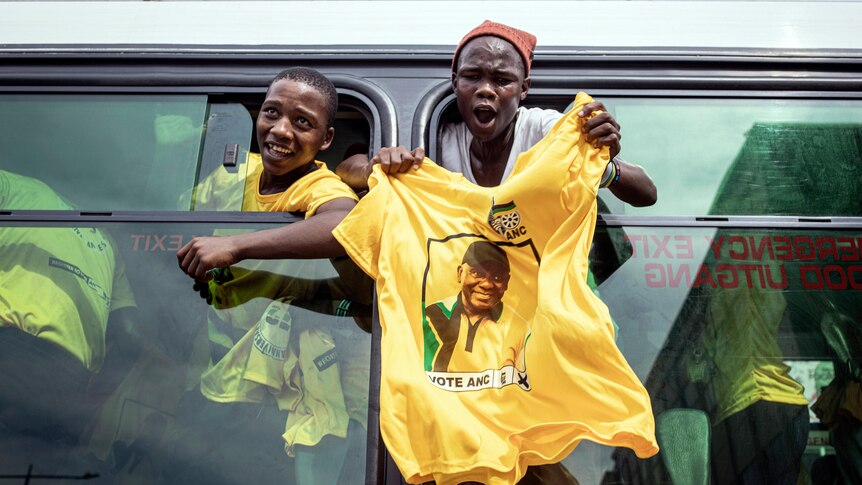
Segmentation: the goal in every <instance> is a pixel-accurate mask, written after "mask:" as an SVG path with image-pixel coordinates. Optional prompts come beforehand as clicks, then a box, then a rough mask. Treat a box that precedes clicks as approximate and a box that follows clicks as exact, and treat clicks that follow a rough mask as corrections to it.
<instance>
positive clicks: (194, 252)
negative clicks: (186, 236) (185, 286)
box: [177, 238, 210, 281]
mask: <svg viewBox="0 0 862 485" xmlns="http://www.w3.org/2000/svg"><path fill="white" fill-rule="evenodd" d="M201 241H202V239H201V238H194V239H192V240H191V241H189V243H188V244H186V245H185V246H183V247H182V248H181V249H180V250H179V251H177V261H178V262H179V265H180V268H181V269H182V270H183V272H184V273H185V274H187V275H189V276H191V277H192V278H194V279H196V280H199V281H206V280H207V279H208V278H207V276H208V275H207V274H206V271H207V270H208V269H210V267H208V265H207V264H205V263H204V261H203V260H202V259H201V255H200V247H199V245H200V244H201Z"/></svg>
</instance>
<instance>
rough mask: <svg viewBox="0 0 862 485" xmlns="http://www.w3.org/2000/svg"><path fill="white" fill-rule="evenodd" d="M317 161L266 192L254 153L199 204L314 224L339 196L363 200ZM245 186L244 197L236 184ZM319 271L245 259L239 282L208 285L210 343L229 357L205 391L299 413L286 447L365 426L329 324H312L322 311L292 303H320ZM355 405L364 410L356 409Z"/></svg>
mask: <svg viewBox="0 0 862 485" xmlns="http://www.w3.org/2000/svg"><path fill="white" fill-rule="evenodd" d="M316 163H317V166H318V169H317V170H315V171H313V172H311V173H309V174H307V175H305V176H303V177H301V178H300V179H298V180H297V181H296V182H294V183H293V184H292V185H291V186H290V187H289V188H288V189H287V190H285V191H284V192H280V193H277V194H269V195H264V194H261V193H260V191H259V187H260V177H261V175H262V173H263V165H262V163H261V160H260V155H259V154H256V153H252V154H249V157H248V169H247V170H248V173H247V175H246V176H245V177H242V176H241V175H237V174H229V173H227V172H216V174H217V175H214V176H213V177H211V178H209V179H208V180H207V181H206V182H205V183H204V184H202V185H201V186H200V187H199V188H198V189H197V190H196V192H195V208H196V209H202V208H206V209H215V208H216V207H233V208H236V207H240V206H241V208H242V210H243V211H245V212H296V213H300V214H302V215H303V216H304V217H305V218H306V219H308V218H309V217H312V216H313V215H314V214H315V213H316V212H317V209H318V208H319V207H320V206H321V205H323V204H325V203H327V202H330V201H332V200H334V199H338V198H349V199H352V200H357V199H356V195H355V194H354V193H353V191H352V190H351V189H350V188H349V187H347V186H346V185H345V184H344V183H343V182H342V181H341V179H339V178H338V176H337V175H335V174H334V173H333V172H332V171H330V170H329V169H328V168H326V166H325V165H324V164H323V163H322V162H316ZM238 181H242V183H243V184H244V188H243V190H242V192H240V191H238V190H236V187H235V186H234V185H235V184H236V183H238ZM232 184H234V185H232ZM240 193H242V200H241V201H240V200H238V198H239V197H238V195H239V194H240ZM321 266H323V265H322V264H321V263H320V262H315V261H283V262H276V261H268V262H266V264H261V263H259V262H246V263H243V264H242V265H238V266H233V267H232V268H231V273H232V274H233V279H232V280H231V281H228V282H225V283H223V284H217V283H215V282H214V281H211V282H210V292H211V294H212V296H213V309H214V310H213V311H212V314H211V315H210V317H209V337H210V341H211V342H210V343H211V346H212V347H213V348H221V349H223V352H224V355H223V356H221V357H220V358H219V359H218V360H217V361H216V362H213V365H212V366H211V367H210V368H209V369H208V370H207V371H206V372H205V373H204V374H203V375H202V376H201V392H202V393H203V394H204V396H206V397H207V398H208V399H210V400H212V401H217V402H255V403H256V402H262V401H263V400H264V399H265V398H266V395H267V394H271V395H273V396H274V397H275V399H276V401H277V403H278V406H279V408H281V409H283V410H290V411H292V412H291V414H290V416H289V418H288V421H287V423H286V426H285V435H284V438H285V441H286V445H287V448H288V451H290V450H291V449H292V446H293V445H295V444H301V445H308V446H311V445H314V444H316V443H317V442H318V441H319V440H320V439H321V438H322V437H323V436H325V435H326V434H334V435H337V436H342V437H343V436H345V435H346V432H347V424H348V420H349V418H354V419H357V420H358V421H359V422H361V423H363V424H364V423H365V417H366V413H365V406H355V405H351V404H353V401H356V400H363V401H364V400H365V397H364V396H359V397H357V396H345V393H344V392H343V391H342V386H341V379H342V378H343V376H341V370H340V366H339V365H338V363H337V359H336V358H335V356H336V349H335V345H334V343H333V339H332V337H331V336H330V335H329V333H328V332H327V331H326V329H325V328H309V327H313V325H310V324H309V321H310V320H318V319H319V318H318V317H317V316H316V314H315V313H314V312H311V311H307V310H304V309H301V308H297V307H295V306H293V305H292V304H291V303H292V301H294V300H308V299H312V298H313V297H314V295H313V293H314V292H315V291H316V287H315V286H314V284H315V283H316V279H315V278H316V277H317V276H318V275H316V273H318V272H319V270H320V267H321ZM327 266H328V265H327ZM286 274H302V275H303V278H288V277H284V275H286ZM300 314H301V315H302V316H301V317H300V316H299V315H300ZM296 323H304V325H301V326H299V327H298V328H297V325H296ZM290 342H296V344H295V345H294V346H291V345H289V343H290ZM323 361H325V363H324V364H321V365H318V364H319V363H320V362H323ZM345 401H350V402H349V403H346V402H345ZM355 408H357V409H358V408H362V412H353V413H351V411H353V410H354V409H355ZM354 415H355V416H354Z"/></svg>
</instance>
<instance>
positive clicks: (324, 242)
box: [177, 68, 357, 281]
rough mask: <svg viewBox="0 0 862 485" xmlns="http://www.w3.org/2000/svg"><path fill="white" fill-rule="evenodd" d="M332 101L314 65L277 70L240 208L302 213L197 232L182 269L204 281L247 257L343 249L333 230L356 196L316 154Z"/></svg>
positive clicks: (328, 134) (306, 255) (182, 254)
mask: <svg viewBox="0 0 862 485" xmlns="http://www.w3.org/2000/svg"><path fill="white" fill-rule="evenodd" d="M337 108H338V97H337V94H336V92H335V88H334V87H333V86H332V83H331V82H330V81H329V80H328V79H326V78H325V77H324V76H323V75H321V74H320V73H318V72H317V71H313V70H311V69H305V68H294V69H287V70H285V71H282V72H281V73H279V75H278V76H276V77H275V79H274V80H273V82H272V84H271V85H270V87H269V89H268V90H267V93H266V99H265V100H264V102H263V105H262V106H261V109H260V115H259V116H258V118H257V123H256V128H255V131H256V136H257V142H258V146H259V147H260V156H259V158H260V163H259V164H256V163H254V162H255V161H256V160H255V158H256V157H255V155H254V154H252V155H250V157H249V158H250V162H251V166H250V169H249V172H250V173H249V175H248V179H249V180H250V181H256V183H255V185H252V186H251V187H249V185H248V184H247V186H246V197H245V200H244V201H243V210H251V211H255V210H257V211H268V212H288V211H290V212H293V211H300V212H303V213H305V220H304V221H300V222H297V223H294V224H289V225H286V226H284V227H279V228H276V229H268V230H264V231H257V232H252V233H246V234H241V235H235V236H226V237H196V238H194V239H192V240H191V241H189V243H188V244H186V245H185V246H184V247H183V248H181V249H180V250H179V251H178V252H177V260H178V261H179V264H180V267H181V268H182V270H183V271H184V272H186V274H188V275H189V276H191V277H193V278H195V279H196V280H199V281H203V280H206V279H207V271H209V270H212V269H215V268H227V267H229V266H231V265H233V264H236V263H238V262H240V261H242V260H245V259H310V258H329V257H335V256H341V255H343V254H344V249H343V248H342V247H341V246H340V245H339V244H338V242H337V241H336V240H335V238H334V237H333V236H332V230H333V229H334V228H335V226H337V225H338V223H339V222H341V220H342V219H344V217H345V216H346V215H347V213H348V212H350V209H352V208H353V206H355V205H356V200H357V199H356V196H355V195H354V194H353V192H352V191H351V190H350V189H349V188H347V187H346V186H343V185H342V184H340V180H339V178H338V177H337V176H336V175H335V174H334V173H332V172H331V171H329V169H327V168H326V166H325V165H324V164H323V163H322V162H318V161H316V160H315V156H317V153H318V152H319V151H322V150H326V149H327V148H329V146H330V145H331V144H332V138H333V136H335V128H333V122H334V120H335V112H336V110H337ZM309 182H311V183H309ZM342 187H343V189H342ZM249 188H250V189H251V190H249ZM320 189H322V190H324V191H325V192H326V195H324V196H323V197H318V196H317V194H318V193H320ZM339 189H341V190H339ZM249 192H251V194H249ZM249 195H252V196H253V198H251V199H250V198H249V197H248V196H249Z"/></svg>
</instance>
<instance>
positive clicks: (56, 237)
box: [0, 170, 135, 371]
mask: <svg viewBox="0 0 862 485" xmlns="http://www.w3.org/2000/svg"><path fill="white" fill-rule="evenodd" d="M0 208H6V209H16V210H74V208H73V207H72V206H71V205H69V204H68V203H66V202H65V201H64V200H63V199H62V198H60V196H59V195H57V194H56V193H55V192H54V191H53V190H52V189H51V188H50V187H48V186H47V185H45V184H43V183H42V182H40V181H38V180H36V179H32V178H29V177H24V176H21V175H16V174H13V173H9V172H5V171H3V170H0ZM133 306H135V299H134V296H133V295H132V289H131V287H130V286H129V282H128V281H127V280H126V275H125V266H124V265H123V262H122V259H120V258H119V257H118V255H117V252H116V247H115V245H114V242H113V240H112V239H111V237H110V236H109V235H108V234H107V233H106V232H104V231H103V230H101V229H97V228H93V227H46V228H33V227H26V228H25V227H0V327H6V326H11V327H18V328H19V329H21V330H22V331H24V332H27V333H29V334H32V335H35V336H36V337H39V338H41V339H45V340H47V341H50V342H53V343H55V344H57V345H59V346H60V347H62V348H63V349H65V350H66V351H68V352H69V353H71V354H72V355H74V356H75V357H76V358H77V359H78V360H80V361H81V363H82V364H83V365H84V366H85V367H86V368H87V369H89V370H91V371H96V370H98V369H99V368H100V367H101V365H102V361H103V360H104V357H105V330H106V327H107V323H108V316H109V314H110V312H112V311H114V310H118V309H120V308H125V307H133Z"/></svg>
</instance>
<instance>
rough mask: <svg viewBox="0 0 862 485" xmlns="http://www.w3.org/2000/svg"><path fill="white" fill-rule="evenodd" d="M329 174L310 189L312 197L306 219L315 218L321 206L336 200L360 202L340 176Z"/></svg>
mask: <svg viewBox="0 0 862 485" xmlns="http://www.w3.org/2000/svg"><path fill="white" fill-rule="evenodd" d="M327 172H328V173H327V174H326V176H325V177H321V178H320V180H318V181H317V182H316V183H315V184H314V185H313V186H312V187H311V189H310V193H311V194H312V197H310V198H309V201H308V209H306V211H305V218H306V219H308V218H309V217H311V216H313V215H314V214H315V213H316V212H317V209H319V208H320V206H322V205H323V204H325V203H327V202H331V201H333V200H335V199H341V198H346V199H350V200H352V201H358V200H359V198H358V197H356V194H355V193H354V192H353V190H352V189H351V188H350V187H348V186H347V184H345V183H344V182H342V181H341V179H340V178H338V175H335V174H334V173H332V172H329V171H327Z"/></svg>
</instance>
